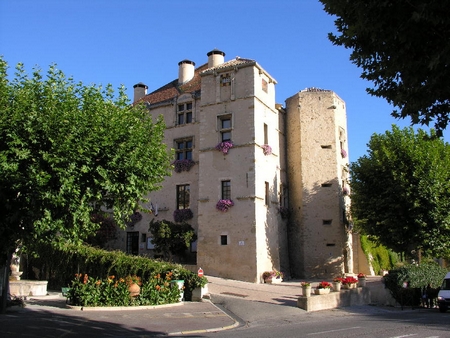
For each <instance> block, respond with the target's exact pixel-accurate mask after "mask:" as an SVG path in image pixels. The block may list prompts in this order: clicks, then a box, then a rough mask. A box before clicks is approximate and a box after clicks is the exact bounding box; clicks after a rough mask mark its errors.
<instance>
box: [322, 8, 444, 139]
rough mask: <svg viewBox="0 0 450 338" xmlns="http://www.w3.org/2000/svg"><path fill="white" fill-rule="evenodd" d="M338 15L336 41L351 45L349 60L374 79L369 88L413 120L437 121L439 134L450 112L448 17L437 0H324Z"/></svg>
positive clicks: (329, 10)
mask: <svg viewBox="0 0 450 338" xmlns="http://www.w3.org/2000/svg"><path fill="white" fill-rule="evenodd" d="M320 1H321V2H322V3H323V4H324V9H325V11H326V12H327V13H329V14H331V15H335V16H337V19H336V20H335V25H336V28H337V31H338V34H333V33H330V34H329V39H330V40H331V41H332V42H333V44H335V45H340V46H344V47H346V48H349V49H352V50H353V51H352V53H351V56H350V60H351V61H352V62H353V63H354V64H356V65H357V66H358V67H360V68H362V70H363V72H362V75H361V77H362V78H364V79H367V80H369V81H371V82H373V84H374V88H368V89H367V91H368V92H369V93H370V94H371V95H374V96H377V97H382V98H385V99H386V100H387V102H388V103H389V104H392V105H393V106H394V107H395V108H396V109H397V108H398V110H394V111H393V113H392V115H393V116H394V117H398V118H405V117H409V118H410V119H411V122H412V123H413V124H422V125H427V126H428V125H429V124H430V122H434V127H435V129H436V132H437V135H438V136H440V135H441V134H442V130H443V129H445V128H446V126H447V124H448V122H449V117H448V114H449V112H450V102H449V98H450V83H449V81H448V78H449V76H450V66H449V63H450V40H449V38H448V37H449V36H450V17H449V16H448V4H447V2H445V1H439V0H427V1H423V0H396V1H385V0H384V1H380V0H354V1H348V0H320Z"/></svg>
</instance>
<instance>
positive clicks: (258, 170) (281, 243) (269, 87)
mask: <svg viewBox="0 0 450 338" xmlns="http://www.w3.org/2000/svg"><path fill="white" fill-rule="evenodd" d="M224 56H225V54H224V53H223V52H221V51H218V50H214V51H211V52H210V53H208V62H207V63H205V64H203V65H201V66H199V67H197V68H194V67H195V64H194V63H193V62H192V61H189V60H183V61H181V62H180V63H179V76H178V79H176V80H174V81H172V82H170V83H168V84H166V85H164V86H163V87H160V88H159V89H157V90H155V91H153V92H151V93H150V94H147V92H146V91H147V86H146V85H144V84H142V83H139V84H138V85H136V86H135V102H138V101H139V102H145V103H146V104H147V106H148V108H149V112H150V114H152V115H153V116H154V117H155V118H156V117H157V116H159V115H162V116H164V120H165V123H166V132H165V139H164V142H165V144H166V145H167V147H168V151H169V150H170V149H174V152H175V158H174V160H176V159H178V160H185V159H188V160H192V161H193V162H194V163H195V164H194V165H193V166H192V168H190V170H189V171H181V172H175V171H174V172H173V174H172V176H171V177H167V179H166V180H165V182H164V183H163V188H162V189H161V190H159V191H155V192H152V193H151V195H150V196H149V198H150V201H151V202H149V203H151V204H149V205H147V206H146V207H152V208H153V211H154V212H153V214H150V215H144V217H143V219H142V220H141V221H139V222H138V223H136V224H134V225H133V226H132V227H129V228H128V229H126V231H124V232H121V233H120V235H119V237H118V239H117V240H116V241H115V242H113V243H111V245H112V246H113V247H114V248H118V249H122V250H127V251H128V252H129V253H133V254H140V255H147V256H150V257H151V256H154V255H155V252H154V250H153V249H152V246H151V243H150V241H149V240H150V239H151V234H150V233H148V223H149V221H150V220H151V219H153V218H155V219H157V220H162V219H167V220H169V221H173V213H174V211H175V210H177V209H183V208H189V209H191V211H192V213H193V215H194V217H193V218H192V219H190V220H189V221H188V223H189V224H191V225H192V227H193V228H194V229H195V230H196V232H197V235H198V240H197V242H196V243H193V245H192V247H191V250H189V251H190V252H188V253H187V256H186V257H185V259H186V261H185V262H184V263H194V264H196V265H197V267H201V268H202V269H203V270H204V271H205V274H207V275H211V276H219V277H223V278H230V279H236V280H243V281H249V282H256V283H259V282H261V281H262V280H261V275H262V273H263V272H264V271H268V270H273V269H277V270H281V271H282V272H284V273H285V274H286V275H287V276H292V277H308V276H327V275H328V276H331V275H335V274H336V273H343V272H352V269H353V262H352V254H351V251H352V250H351V247H352V246H351V237H349V235H348V232H347V231H346V229H347V228H346V219H345V218H346V217H345V216H344V214H345V210H346V208H347V207H348V203H349V198H348V197H346V196H345V194H344V192H345V189H346V188H345V189H344V188H343V187H345V186H346V175H347V174H346V169H345V168H346V165H347V159H348V157H346V154H347V152H348V148H347V132H346V113H345V103H344V102H343V101H342V100H341V99H340V98H339V97H338V96H337V95H336V94H335V93H334V92H332V91H322V90H316V89H309V90H305V91H302V92H299V93H297V94H295V95H294V96H292V97H291V98H289V99H287V100H286V106H285V108H283V107H282V106H281V105H279V104H276V103H275V84H276V81H275V79H274V78H272V77H271V76H270V75H269V74H268V73H267V72H266V71H265V70H264V69H263V68H262V67H261V66H260V65H259V64H258V63H257V62H256V61H254V60H249V59H243V58H236V59H233V60H230V61H227V62H225V61H224ZM224 141H227V142H231V143H232V148H231V149H229V151H228V153H224V152H222V151H220V150H217V149H216V146H217V145H218V144H220V143H221V142H224ZM343 155H345V156H343ZM221 199H230V200H232V201H233V203H234V205H233V206H232V207H231V208H230V209H229V210H228V211H226V212H224V211H220V210H218V209H217V208H216V204H217V203H218V201H219V200H221ZM288 213H290V217H286V216H287V215H288ZM182 263H183V262H182Z"/></svg>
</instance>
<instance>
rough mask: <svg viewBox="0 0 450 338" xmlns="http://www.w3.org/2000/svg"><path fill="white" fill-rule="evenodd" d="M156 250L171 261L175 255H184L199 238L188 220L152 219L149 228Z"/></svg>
mask: <svg viewBox="0 0 450 338" xmlns="http://www.w3.org/2000/svg"><path fill="white" fill-rule="evenodd" d="M148 230H149V231H150V232H151V233H152V235H153V239H152V242H153V244H154V246H155V250H156V251H159V252H161V253H162V254H163V257H164V259H165V260H167V261H169V262H171V261H172V257H173V255H176V256H178V257H182V256H183V254H184V253H185V251H186V249H188V248H189V246H190V244H191V243H192V242H194V241H195V240H196V239H197V235H196V234H195V231H194V229H193V228H192V227H191V226H190V225H189V224H188V223H186V222H182V223H173V222H169V221H167V220H162V221H156V222H155V220H154V219H152V220H151V222H150V225H149V229H148Z"/></svg>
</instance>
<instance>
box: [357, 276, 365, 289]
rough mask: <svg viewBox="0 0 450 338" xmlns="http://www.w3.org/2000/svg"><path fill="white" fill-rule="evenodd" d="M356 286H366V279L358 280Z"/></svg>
mask: <svg viewBox="0 0 450 338" xmlns="http://www.w3.org/2000/svg"><path fill="white" fill-rule="evenodd" d="M358 286H361V287H363V286H366V279H365V278H360V279H359V280H358Z"/></svg>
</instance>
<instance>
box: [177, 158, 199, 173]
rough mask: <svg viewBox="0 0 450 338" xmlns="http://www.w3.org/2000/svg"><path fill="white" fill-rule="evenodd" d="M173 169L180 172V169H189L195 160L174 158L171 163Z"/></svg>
mask: <svg viewBox="0 0 450 338" xmlns="http://www.w3.org/2000/svg"><path fill="white" fill-rule="evenodd" d="M172 164H173V165H174V170H175V172H177V173H181V172H182V171H189V170H191V168H192V167H193V166H194V164H195V162H194V161H193V160H189V159H186V160H175V161H174V162H173V163H172Z"/></svg>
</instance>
